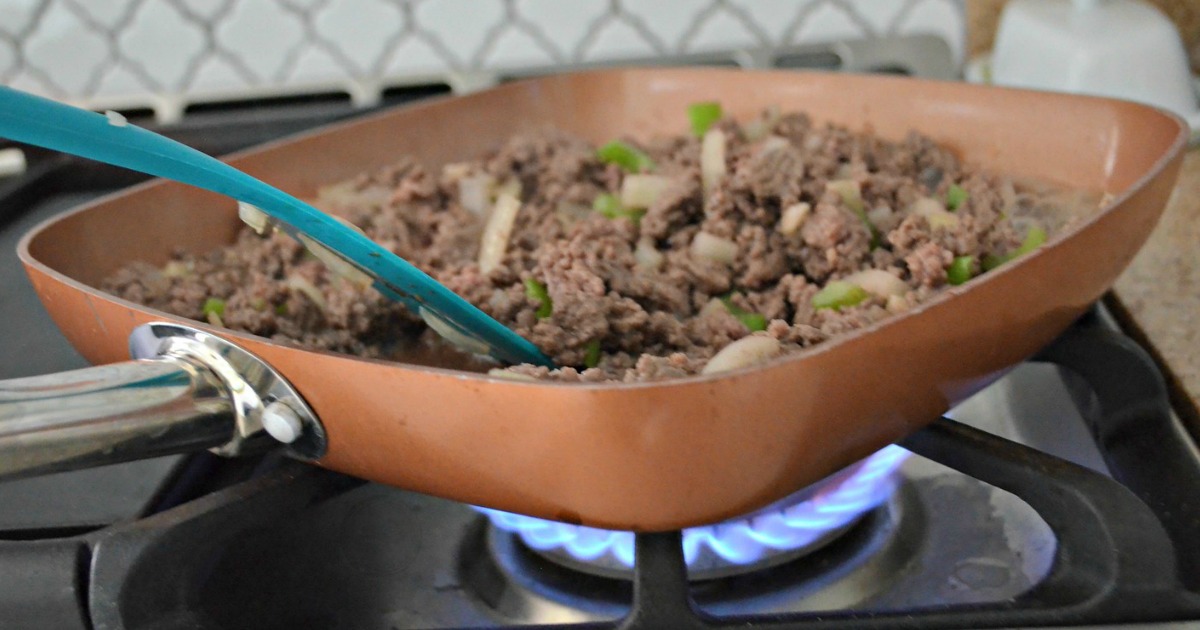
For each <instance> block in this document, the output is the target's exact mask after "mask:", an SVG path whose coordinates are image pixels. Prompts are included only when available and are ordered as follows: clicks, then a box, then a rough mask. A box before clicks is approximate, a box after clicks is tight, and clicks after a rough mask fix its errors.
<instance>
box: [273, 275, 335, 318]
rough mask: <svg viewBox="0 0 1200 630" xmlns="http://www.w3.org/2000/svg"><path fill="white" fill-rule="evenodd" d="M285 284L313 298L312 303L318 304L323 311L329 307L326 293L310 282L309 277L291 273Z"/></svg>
mask: <svg viewBox="0 0 1200 630" xmlns="http://www.w3.org/2000/svg"><path fill="white" fill-rule="evenodd" d="M283 284H284V286H286V287H287V288H289V289H295V290H296V291H299V292H300V293H303V294H304V296H305V297H307V298H308V299H310V300H312V303H313V304H316V305H317V307H318V308H320V309H321V310H322V311H324V310H326V309H327V305H326V304H325V295H324V294H323V293H321V290H320V289H318V288H317V287H316V286H315V285H314V284H313V283H311V282H309V281H308V278H305V277H304V276H300V275H291V276H288V278H287V280H285V281H284V282H283Z"/></svg>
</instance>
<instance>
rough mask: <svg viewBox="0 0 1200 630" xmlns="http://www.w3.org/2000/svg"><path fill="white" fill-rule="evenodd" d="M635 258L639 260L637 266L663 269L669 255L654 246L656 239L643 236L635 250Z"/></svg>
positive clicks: (648, 268) (647, 268)
mask: <svg viewBox="0 0 1200 630" xmlns="http://www.w3.org/2000/svg"><path fill="white" fill-rule="evenodd" d="M633 257H634V260H636V261H637V266H638V267H641V268H642V269H646V270H657V269H662V266H663V263H664V262H666V260H667V257H666V256H665V255H664V254H663V253H662V252H660V251H658V248H657V247H655V246H654V241H652V240H650V239H646V238H643V239H641V240H639V241H638V242H637V246H636V247H635V248H634V250H633Z"/></svg>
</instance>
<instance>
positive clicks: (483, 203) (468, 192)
mask: <svg viewBox="0 0 1200 630" xmlns="http://www.w3.org/2000/svg"><path fill="white" fill-rule="evenodd" d="M495 182H496V180H495V178H493V177H492V176H491V175H488V174H486V173H483V174H480V175H469V176H466V177H463V178H462V179H460V180H458V202H459V203H460V204H462V207H464V208H466V209H467V211H468V212H470V213H471V214H473V215H475V216H477V217H482V216H483V215H484V214H486V213H487V209H488V197H490V196H491V194H492V186H493V185H494V184H495Z"/></svg>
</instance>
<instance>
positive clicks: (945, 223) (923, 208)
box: [908, 197, 959, 229]
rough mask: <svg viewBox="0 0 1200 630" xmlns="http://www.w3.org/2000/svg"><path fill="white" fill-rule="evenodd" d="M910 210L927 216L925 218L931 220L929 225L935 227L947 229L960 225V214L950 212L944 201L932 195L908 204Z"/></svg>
mask: <svg viewBox="0 0 1200 630" xmlns="http://www.w3.org/2000/svg"><path fill="white" fill-rule="evenodd" d="M908 211H909V212H910V213H912V214H919V215H921V216H923V217H925V220H926V221H928V222H929V227H931V228H934V229H937V228H939V227H944V228H947V229H953V228H956V227H958V223H959V221H958V215H956V214H954V213H953V212H948V211H947V210H946V206H943V205H942V202H940V201H938V200H937V199H933V198H931V197H921V198H920V199H918V200H916V201H914V202H912V205H910V206H908Z"/></svg>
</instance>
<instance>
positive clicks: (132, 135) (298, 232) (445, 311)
mask: <svg viewBox="0 0 1200 630" xmlns="http://www.w3.org/2000/svg"><path fill="white" fill-rule="evenodd" d="M0 137H6V138H10V139H12V140H16V141H18V142H25V143H28V144H33V145H37V146H41V147H45V148H47V149H53V150H55V151H61V152H63V153H70V154H73V155H78V156H81V157H86V158H89V159H92V160H96V161H99V162H105V163H108V164H113V165H116V166H121V167H124V168H128V169H131V170H135V171H141V172H143V173H148V174H150V175H156V176H158V177H164V178H167V179H173V180H175V181H179V182H183V183H185V184H191V185H192V186H196V187H199V188H204V189H207V190H211V191H213V192H217V193H220V194H222V195H227V196H229V197H233V198H234V199H237V200H238V201H241V202H244V203H245V204H250V205H251V206H253V208H250V209H249V210H250V211H251V212H254V209H255V208H257V209H258V210H261V211H262V212H265V213H266V214H267V215H269V216H270V217H271V219H272V220H273V222H274V223H275V224H276V225H277V226H278V227H279V228H280V229H282V230H284V231H285V232H287V233H288V234H290V235H291V236H292V237H293V238H296V239H297V240H299V241H300V242H301V243H304V244H305V245H306V246H308V247H310V249H314V250H322V249H323V250H325V251H323V252H317V253H318V255H320V254H321V253H324V254H325V256H326V257H327V256H329V255H333V256H336V257H337V258H339V259H341V260H342V261H344V262H345V263H347V264H349V265H351V266H352V267H353V268H355V269H357V270H358V271H360V272H362V273H365V274H366V275H367V277H368V278H369V279H370V281H371V283H372V286H374V287H375V289H376V290H378V291H379V292H380V293H382V294H384V295H385V296H387V297H389V298H391V299H393V300H398V301H400V302H403V303H404V304H406V305H408V306H409V307H410V308H412V309H413V310H414V311H416V312H418V313H420V314H421V316H422V317H423V318H424V319H425V321H426V322H428V323H429V324H430V327H431V328H433V329H434V330H436V331H437V332H438V333H440V334H442V336H443V337H446V338H447V339H448V340H450V341H451V342H453V343H455V344H456V345H458V346H460V347H463V348H464V349H467V350H470V351H472V352H478V353H481V354H482V353H486V354H490V355H492V356H493V357H495V358H497V359H499V360H501V361H506V362H509V363H533V364H537V365H547V366H550V365H553V364H552V363H551V361H550V359H549V358H547V357H546V355H544V354H543V353H542V352H541V351H540V350H538V348H537V346H534V345H533V344H532V343H530V342H529V341H528V340H526V339H523V338H522V337H521V336H520V335H518V334H516V333H515V332H513V331H511V330H509V329H508V328H506V327H504V326H503V325H502V324H500V322H497V321H496V320H494V319H492V318H491V317H488V316H487V314H485V313H484V312H483V311H481V310H479V309H478V308H476V307H475V306H473V305H472V304H471V303H469V302H467V301H466V300H464V299H462V298H461V297H459V296H458V295H456V294H455V293H454V292H452V291H450V290H449V289H447V288H446V287H444V286H442V285H441V284H440V283H438V282H437V281H436V280H434V279H433V278H430V277H429V276H428V275H426V274H425V273H424V272H423V271H421V270H420V269H417V268H416V267H414V266H412V265H411V264H409V263H408V262H407V261H405V260H404V259H402V258H400V257H399V256H396V255H395V254H393V253H392V252H390V251H389V250H387V249H384V248H383V247H381V246H379V245H378V244H377V243H375V242H373V241H371V240H370V239H368V238H367V237H366V236H364V235H363V234H361V233H359V232H357V231H355V230H353V229H351V228H349V227H347V226H345V225H343V224H342V223H340V222H339V221H338V220H336V219H334V218H333V217H331V216H329V215H328V214H325V213H324V212H321V211H320V210H317V209H316V208H314V207H312V206H310V205H308V204H306V203H304V202H303V201H300V200H299V199H296V198H295V197H292V196H291V195H289V194H287V193H285V192H283V191H281V190H279V189H277V188H275V187H273V186H270V185H268V184H265V183H263V182H261V181H259V180H257V179H255V178H254V177H251V176H250V175H247V174H246V173H243V172H241V171H239V170H237V169H236V168H233V167H232V166H229V165H228V164H225V163H223V162H221V161H219V160H216V159H214V158H212V157H209V156H207V155H205V154H203V153H201V152H199V151H196V150H195V149H192V148H190V147H187V146H184V145H182V144H179V143H178V142H175V141H174V140H171V139H169V138H165V137H163V136H160V135H158V134H156V133H154V132H151V131H147V130H145V129H142V128H140V127H136V126H134V125H129V124H126V123H125V122H124V119H122V118H120V117H116V116H113V117H107V116H103V115H100V114H96V113H93V112H89V111H85V110H82V109H78V108H75V107H71V106H69V105H64V104H62V103H58V102H56V101H52V100H49V99H44V98H41V97H38V96H34V95H32V94H27V93H25V92H21V91H19V90H14V89H12V88H8V87H4V86H0ZM242 208H243V210H246V208H245V206H242ZM314 242H315V247H314ZM335 262H336V261H335Z"/></svg>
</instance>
